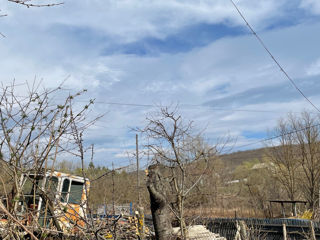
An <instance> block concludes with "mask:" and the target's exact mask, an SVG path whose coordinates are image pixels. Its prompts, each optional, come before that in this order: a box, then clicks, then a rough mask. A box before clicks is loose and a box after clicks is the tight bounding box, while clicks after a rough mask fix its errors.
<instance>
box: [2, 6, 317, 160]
mask: <svg viewBox="0 0 320 240" xmlns="http://www.w3.org/2000/svg"><path fill="white" fill-rule="evenodd" d="M235 2H236V4H237V5H238V6H239V8H240V10H241V11H242V12H243V14H244V16H245V17H246V18H247V20H248V21H249V23H250V24H251V25H252V27H253V28H254V29H255V30H256V31H257V33H258V34H259V35H260V37H261V38H262V39H263V40H264V41H265V43H266V45H267V46H268V47H269V49H270V50H271V52H272V53H273V54H274V56H275V57H276V58H277V59H278V61H279V62H280V63H281V64H282V66H283V67H284V68H285V70H286V71H287V72H288V73H289V75H290V76H291V77H292V78H293V79H294V81H295V82H296V84H297V85H298V86H299V87H300V88H301V90H302V91H303V92H304V93H305V94H306V95H307V96H308V97H309V98H310V99H311V101H312V102H313V103H314V104H315V105H317V106H318V107H320V95H319V93H318V92H319V89H320V81H319V77H320V44H319V43H320V1H319V0H235ZM0 9H1V12H0V13H1V14H7V15H8V16H7V17H2V18H0V32H1V33H2V34H4V35H5V37H2V38H0V56H1V57H0V70H1V71H0V79H1V81H2V83H4V84H6V83H9V82H11V81H12V80H13V79H15V80H16V82H25V81H33V79H34V78H36V79H43V84H44V85H45V86H46V87H54V86H57V84H58V83H60V82H62V81H63V80H64V79H66V77H68V79H67V81H66V82H65V87H66V88H70V89H73V90H76V89H81V88H86V89H88V93H87V95H86V98H87V99H89V98H95V99H96V104H95V106H94V107H93V114H100V113H107V114H106V115H105V117H103V118H102V119H100V120H99V121H98V122H97V124H96V126H94V127H93V128H92V129H90V131H89V132H88V134H87V136H86V139H85V140H86V143H88V144H89V143H94V144H95V149H96V158H95V163H96V164H98V165H107V166H110V164H111V162H114V163H115V166H121V165H125V164H127V163H128V158H127V152H128V151H129V152H130V151H132V149H134V146H135V138H134V134H135V133H133V132H131V131H130V127H136V126H140V127H142V126H143V124H144V123H145V122H144V116H145V114H146V113H147V112H149V111H152V110H154V108H153V107H150V106H143V105H160V104H161V105H168V104H177V103H179V104H180V111H181V113H182V114H183V116H184V117H185V118H187V119H192V120H194V122H195V127H196V128H198V129H204V128H205V129H206V130H205V132H204V135H205V138H206V139H207V140H208V141H209V142H211V143H214V142H215V140H216V139H217V138H219V137H221V136H225V135H226V134H229V135H231V136H233V137H236V138H237V142H236V144H235V147H234V151H237V150H245V149H250V148H257V147H261V146H262V145H261V144H254V143H255V142H257V141H258V140H260V139H263V138H265V137H267V131H268V129H269V130H270V129H272V128H273V127H274V126H275V125H276V123H277V120H278V119H279V118H280V117H282V116H285V115H286V113H287V112H290V111H291V112H299V111H301V110H303V109H309V110H311V111H314V110H313V109H312V107H311V106H310V105H309V104H308V102H307V101H306V100H304V99H303V98H302V97H301V95H299V93H298V92H297V91H296V90H295V89H294V87H293V86H292V85H291V84H290V82H289V81H288V80H287V79H286V78H285V76H284V75H283V74H282V73H281V72H280V70H279V69H278V68H277V66H276V65H275V64H274V62H273V61H272V59H271V58H270V57H269V56H268V55H267V53H266V51H265V50H264V49H263V48H262V47H261V45H259V43H258V42H257V40H256V39H255V38H254V36H253V35H252V34H251V33H250V32H249V30H248V28H247V27H246V26H245V24H244V22H243V20H242V19H241V18H240V16H239V14H238V13H237V11H236V10H235V8H234V7H233V6H232V4H231V3H230V1H229V0H65V3H64V4H63V5H61V6H56V7H51V8H29V9H27V8H25V7H24V6H18V5H16V4H14V3H10V2H8V1H6V0H1V1H0ZM113 103H117V104H113ZM121 104H122V105H121ZM134 104H137V105H141V106H136V105H134ZM251 143H252V145H247V144H251ZM244 145H246V146H244Z"/></svg>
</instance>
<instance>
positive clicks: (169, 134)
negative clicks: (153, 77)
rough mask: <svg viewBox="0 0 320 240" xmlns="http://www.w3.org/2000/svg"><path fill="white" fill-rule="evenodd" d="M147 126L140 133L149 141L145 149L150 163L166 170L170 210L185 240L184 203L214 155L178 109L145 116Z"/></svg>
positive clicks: (168, 109) (167, 109)
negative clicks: (151, 154)
mask: <svg viewBox="0 0 320 240" xmlns="http://www.w3.org/2000/svg"><path fill="white" fill-rule="evenodd" d="M146 119H147V125H146V127H145V128H144V129H139V131H140V132H142V133H143V134H145V136H146V137H147V138H148V139H149V140H150V144H148V148H149V149H150V151H151V152H152V153H153V162H154V163H160V164H162V165H164V166H165V167H166V169H167V170H166V173H165V175H166V179H167V181H168V183H169V184H168V186H169V190H170V191H169V192H170V193H169V194H168V195H171V196H166V197H168V199H169V202H171V204H170V209H171V211H172V213H173V214H174V216H175V217H176V219H177V220H178V222H179V226H180V229H181V237H182V238H183V239H185V238H186V223H185V203H186V201H187V198H188V196H189V195H190V193H191V192H192V191H193V190H194V189H195V187H196V186H197V185H198V184H199V183H200V182H201V179H202V178H203V176H204V174H205V173H206V171H207V169H208V161H209V159H211V158H212V157H213V156H215V155H216V154H217V149H216V147H215V146H214V147H210V146H208V145H207V144H205V143H204V141H203V140H202V138H201V136H200V135H199V134H195V133H194V132H193V126H192V122H187V123H185V122H184V121H183V119H182V116H181V115H180V114H179V113H178V109H177V107H176V108H173V109H172V110H171V109H170V108H168V107H162V108H160V110H159V111H158V112H155V113H151V114H150V115H148V116H147V118H146Z"/></svg>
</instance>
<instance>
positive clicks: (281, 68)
mask: <svg viewBox="0 0 320 240" xmlns="http://www.w3.org/2000/svg"><path fill="white" fill-rule="evenodd" d="M230 2H231V3H232V5H233V6H234V7H235V9H236V10H237V12H238V13H239V15H240V16H241V18H242V19H243V21H244V22H245V23H246V25H247V27H248V28H249V29H250V31H251V33H252V34H253V35H254V36H255V37H256V39H257V40H258V41H259V43H260V44H261V46H262V47H263V48H264V49H265V50H266V51H267V53H268V54H269V56H270V57H271V58H272V60H273V61H274V62H275V63H276V65H277V66H278V67H279V69H280V71H281V72H283V73H284V75H285V76H286V78H287V79H288V80H289V81H290V82H291V84H292V85H293V86H294V88H295V89H296V90H297V91H298V92H299V93H300V95H301V96H303V97H304V98H305V99H306V100H307V101H308V102H309V103H310V104H311V106H312V107H313V108H314V109H316V110H317V111H318V112H319V113H320V110H319V108H318V107H317V106H316V105H315V104H313V103H312V102H311V100H310V99H309V98H308V97H307V96H306V95H305V94H304V93H303V92H302V90H301V89H300V88H299V87H298V86H297V84H296V83H295V82H294V81H293V79H292V78H291V77H290V76H289V74H288V73H287V72H286V71H285V70H284V68H283V67H282V66H281V65H280V63H279V61H278V60H277V59H276V58H275V57H274V56H273V54H272V53H271V51H270V50H269V49H268V47H267V46H266V44H265V43H264V41H263V40H262V39H261V38H260V37H259V35H258V34H257V33H256V32H255V31H254V29H253V28H252V27H251V25H250V24H249V22H248V21H247V19H246V18H245V17H244V15H243V14H242V12H241V11H240V9H239V8H238V6H237V5H236V4H235V2H234V1H233V0H230Z"/></svg>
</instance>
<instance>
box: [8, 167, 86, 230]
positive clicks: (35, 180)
mask: <svg viewBox="0 0 320 240" xmlns="http://www.w3.org/2000/svg"><path fill="white" fill-rule="evenodd" d="M21 185H22V189H23V194H21V196H20V197H19V198H18V199H17V200H15V205H14V212H15V213H16V216H17V218H18V219H19V221H21V223H23V224H24V225H25V226H37V227H40V228H49V229H56V230H58V231H59V232H64V233H74V232H75V231H77V230H79V228H81V227H83V226H84V225H85V223H86V209H87V196H88V192H89V188H90V182H89V179H87V178H84V177H79V176H74V175H71V174H66V173H62V172H57V171H45V172H42V173H29V174H24V175H22V176H21ZM4 224H5V219H2V225H4Z"/></svg>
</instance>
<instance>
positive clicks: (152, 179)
mask: <svg viewBox="0 0 320 240" xmlns="http://www.w3.org/2000/svg"><path fill="white" fill-rule="evenodd" d="M162 181H163V180H162V178H161V174H160V169H159V165H158V164H155V165H151V166H149V168H148V181H147V187H148V190H149V194H150V201H151V212H152V220H153V226H154V229H155V234H156V239H158V240H166V239H170V238H171V236H172V226H171V221H170V209H169V206H168V202H167V199H166V196H165V193H166V192H167V191H166V187H165V185H164V184H163V182H162Z"/></svg>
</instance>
